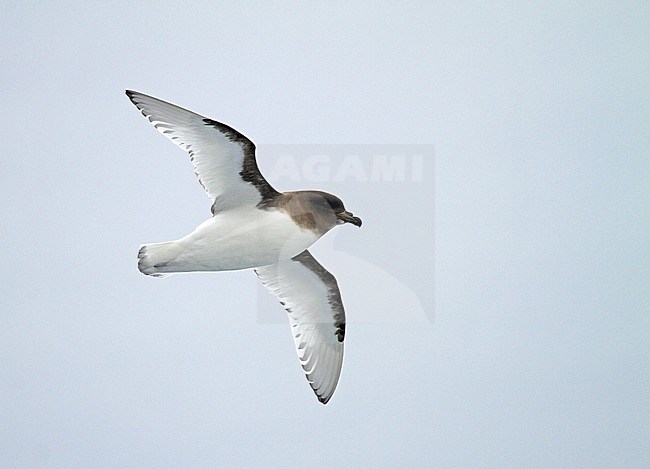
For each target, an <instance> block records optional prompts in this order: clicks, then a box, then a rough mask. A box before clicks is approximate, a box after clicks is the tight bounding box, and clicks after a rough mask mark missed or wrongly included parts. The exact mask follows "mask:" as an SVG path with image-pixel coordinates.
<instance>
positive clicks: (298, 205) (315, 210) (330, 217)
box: [267, 191, 361, 235]
mask: <svg viewBox="0 0 650 469" xmlns="http://www.w3.org/2000/svg"><path fill="white" fill-rule="evenodd" d="M267 207H268V208H271V207H273V208H278V209H280V210H283V211H285V212H286V213H288V214H289V215H290V216H291V218H292V219H293V221H295V222H296V224H297V225H298V226H300V227H301V228H304V229H309V230H312V231H314V232H315V233H318V234H320V235H323V234H325V233H327V232H328V231H329V230H331V229H332V228H334V227H335V226H336V225H343V224H344V223H351V224H353V225H355V226H361V219H360V218H359V217H355V216H354V215H353V214H352V213H350V212H348V211H347V210H345V206H344V205H343V202H342V201H341V199H339V198H338V197H336V196H334V195H332V194H328V193H327V192H321V191H295V192H284V193H282V194H280V195H279V196H278V197H276V198H275V199H274V200H273V202H271V203H270V204H268V205H267Z"/></svg>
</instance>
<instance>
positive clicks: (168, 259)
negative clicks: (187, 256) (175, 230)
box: [138, 241, 180, 277]
mask: <svg viewBox="0 0 650 469" xmlns="http://www.w3.org/2000/svg"><path fill="white" fill-rule="evenodd" d="M179 254H180V248H179V246H178V244H177V243H176V242H175V241H169V242H166V243H155V244H143V245H142V246H141V247H140V251H138V270H139V271H140V272H142V273H143V274H145V275H151V276H153V277H166V276H167V275H170V274H172V273H174V268H173V267H172V266H171V265H170V264H171V263H172V262H173V261H174V260H175V259H176V257H177V256H178V255H179Z"/></svg>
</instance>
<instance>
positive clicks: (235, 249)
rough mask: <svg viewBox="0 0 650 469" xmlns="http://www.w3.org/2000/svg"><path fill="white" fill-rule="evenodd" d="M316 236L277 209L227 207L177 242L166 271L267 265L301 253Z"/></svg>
mask: <svg viewBox="0 0 650 469" xmlns="http://www.w3.org/2000/svg"><path fill="white" fill-rule="evenodd" d="M319 237H320V236H319V235H317V234H316V233H314V232H312V231H310V230H306V229H302V228H299V227H298V226H297V225H296V224H295V223H294V222H293V220H291V217H289V216H288V215H287V214H286V213H284V212H282V211H279V210H259V209H257V208H238V209H234V210H227V211H224V212H220V213H218V214H217V215H215V216H214V217H212V218H210V219H209V220H207V221H205V222H204V223H202V224H201V225H199V226H198V227H197V228H196V230H194V231H193V232H192V233H190V234H189V235H187V236H185V237H184V238H182V239H180V240H178V241H176V243H175V244H177V247H178V248H180V249H179V250H178V252H179V254H178V256H177V257H176V258H175V259H173V261H172V260H170V263H169V264H168V266H167V269H169V270H167V269H165V270H166V271H167V272H192V271H215V270H238V269H247V268H252V267H259V266H263V265H270V264H274V263H276V262H278V261H279V260H283V259H290V258H292V257H294V256H295V255H297V254H300V253H301V252H302V251H304V250H305V249H307V248H308V247H309V246H311V245H312V244H313V243H314V242H315V241H316V240H317V239H318V238H319Z"/></svg>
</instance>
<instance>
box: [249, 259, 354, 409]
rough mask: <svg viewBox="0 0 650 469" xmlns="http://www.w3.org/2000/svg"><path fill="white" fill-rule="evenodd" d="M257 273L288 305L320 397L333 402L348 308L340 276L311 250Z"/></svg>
mask: <svg viewBox="0 0 650 469" xmlns="http://www.w3.org/2000/svg"><path fill="white" fill-rule="evenodd" d="M255 273H257V276H258V277H259V278H260V280H261V281H262V284H263V285H264V286H265V287H266V288H267V290H269V291H270V292H271V293H272V294H273V295H274V296H275V297H276V298H277V299H278V300H280V303H281V304H282V305H283V306H284V308H285V309H286V310H287V313H288V315H289V323H290V325H291V332H292V334H293V340H294V342H295V345H296V350H297V352H298V358H299V359H300V364H301V365H302V368H303V369H304V370H305V374H306V376H307V380H308V381H309V384H310V385H311V387H312V389H313V390H314V392H315V393H316V397H318V400H319V401H320V402H322V403H323V404H327V401H329V400H330V398H331V397H332V394H334V390H335V389H336V385H337V383H338V381H339V376H340V374H341V366H342V364H343V338H344V336H345V311H344V310H343V303H342V302H341V294H340V292H339V288H338V285H337V283H336V279H335V278H334V276H333V275H332V274H330V273H329V272H328V271H327V270H325V268H324V267H323V266H322V265H320V264H319V263H318V262H317V261H316V259H314V258H313V257H312V255H311V254H310V253H309V251H303V252H302V253H301V254H298V255H297V256H296V257H294V258H293V259H290V260H284V261H280V262H278V263H277V264H273V265H269V266H264V267H258V268H256V269H255Z"/></svg>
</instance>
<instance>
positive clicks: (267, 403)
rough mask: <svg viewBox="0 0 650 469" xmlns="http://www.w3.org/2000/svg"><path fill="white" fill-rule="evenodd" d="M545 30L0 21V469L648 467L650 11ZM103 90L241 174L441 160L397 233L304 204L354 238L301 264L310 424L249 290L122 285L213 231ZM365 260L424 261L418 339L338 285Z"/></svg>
mask: <svg viewBox="0 0 650 469" xmlns="http://www.w3.org/2000/svg"><path fill="white" fill-rule="evenodd" d="M569 3H570V4H566V2H544V3H543V6H542V5H540V4H533V3H528V2H527V3H525V4H524V3H523V2H517V3H515V4H512V3H503V2H455V1H451V2H444V3H435V4H433V5H420V4H415V3H414V4H413V5H412V6H411V7H406V6H404V5H403V4H400V5H397V4H395V5H388V4H383V5H377V4H375V3H355V6H351V5H350V4H348V3H334V4H332V3H330V2H328V4H327V5H326V4H325V3H321V4H318V5H307V4H302V3H283V4H279V5H275V6H265V5H262V4H258V3H255V4H254V3H248V4H244V5H243V6H242V5H239V6H235V5H234V4H219V3H217V2H205V3H194V4H192V3H188V4H184V3H178V2H155V3H153V2H97V3H91V2H51V3H48V2H3V5H2V14H0V45H1V46H2V54H1V55H0V77H1V83H2V85H1V88H0V103H1V107H0V109H1V112H0V122H1V125H0V129H1V130H0V132H1V133H2V142H3V146H2V150H1V151H2V159H1V160H0V164H1V168H2V170H1V172H0V178H1V181H2V183H1V184H0V201H1V203H0V219H1V220H2V223H1V224H0V233H1V237H0V240H1V242H2V248H1V249H0V256H1V264H0V265H1V267H0V269H1V271H2V283H1V284H0V466H3V467H10V466H13V467H26V466H30V467H36V466H39V467H82V466H83V467H125V466H129V467H139V466H149V467H161V466H177V467H191V466H199V465H201V466H218V465H225V466H230V467H236V466H245V467H261V466H263V467H274V466H284V467H395V466H397V465H399V466H402V467H413V466H424V465H428V466H430V467H468V466H470V467H472V466H473V467H477V466H479V467H483V466H486V467H526V466H527V467H535V466H536V467H540V466H545V467H578V466H580V467H648V466H650V452H649V451H648V447H649V441H648V435H649V434H650V423H649V422H650V398H649V396H648V389H650V379H649V375H650V373H649V369H650V357H649V354H648V351H649V350H650V316H649V315H648V312H649V309H650V297H649V292H650V281H649V275H648V272H649V270H650V269H649V267H650V248H649V246H650V242H649V241H650V240H649V239H648V238H649V233H650V207H649V205H650V204H649V201H650V182H649V181H650V179H649V177H650V171H649V156H650V118H649V116H650V103H649V90H648V77H649V72H650V39H649V36H648V30H650V7H649V6H648V3H647V2H569ZM125 88H131V89H136V90H139V91H143V92H146V93H150V94H153V95H156V96H159V97H161V98H163V99H167V100H170V101H173V102H176V103H178V104H181V105H183V106H185V107H188V108H190V109H193V110H196V111H197V112H201V113H203V114H207V115H208V116H210V117H212V118H215V119H218V120H223V121H225V122H228V123H230V124H232V125H233V126H235V127H236V128H237V129H238V130H240V131H242V132H244V133H245V134H246V135H247V136H249V137H250V138H251V139H253V140H254V141H255V142H256V143H257V144H258V146H263V145H273V144H305V145H306V144H325V145H330V144H366V145H379V144H398V145H412V144H429V145H433V147H434V148H435V178H434V177H433V176H431V175H432V174H433V173H427V177H425V178H424V180H423V181H422V182H425V183H427V184H428V186H427V187H431V188H432V190H433V193H434V194H435V202H434V203H433V204H427V206H425V207H424V208H422V210H419V216H413V210H408V211H406V212H405V213H407V214H408V215H409V216H408V217H402V216H400V214H401V212H400V211H399V210H395V207H394V205H391V204H390V203H389V201H390V200H391V199H390V198H391V197H392V196H393V195H392V194H391V191H396V194H398V197H400V196H402V195H403V194H405V193H406V192H404V191H408V190H409V189H408V184H390V183H388V182H387V183H386V184H379V183H374V184H373V183H365V184H361V183H358V184H357V182H356V181H354V180H345V181H333V180H332V181H328V180H324V181H322V182H319V183H318V188H321V189H324V190H331V191H332V192H335V193H336V194H337V195H339V196H341V197H342V198H343V199H344V201H345V202H346V205H347V206H348V208H350V209H351V210H352V211H354V212H355V214H358V215H360V216H361V217H362V218H363V219H364V226H363V228H362V229H360V230H357V229H355V228H354V227H341V228H338V229H337V230H335V232H333V233H330V234H329V235H328V237H327V239H324V240H321V241H322V245H320V244H319V245H318V246H316V247H315V248H314V252H315V253H317V255H318V257H319V259H320V260H321V261H322V263H323V264H325V265H326V267H328V268H329V269H330V270H331V271H332V272H333V273H334V274H335V275H336V276H337V277H338V278H339V281H340V282H341V288H342V290H343V296H344V302H345V304H346V306H347V314H348V318H350V321H351V324H350V327H349V328H348V333H347V336H346V357H345V362H344V368H343V374H342V377H341V381H340V384H339V387H338V389H337V391H336V393H335V395H334V397H333V398H332V400H331V402H330V403H329V404H328V405H327V406H322V405H321V404H319V403H318V402H317V401H316V399H315V397H314V396H313V394H312V392H311V390H310V389H309V387H308V385H307V383H306V380H305V378H304V376H303V374H302V371H301V369H300V367H299V364H298V361H297V358H296V357H295V351H294V349H293V343H292V340H291V338H290V333H289V329H288V326H287V324H285V323H283V321H275V322H274V321H265V320H260V314H261V313H260V312H259V311H258V310H259V309H260V307H261V306H260V305H261V304H262V303H263V302H262V301H261V300H259V299H258V293H259V291H258V285H257V280H256V278H255V276H254V275H253V274H252V273H251V272H246V271H244V272H231V273H219V274H210V275H185V276H174V277H170V278H168V279H164V280H159V279H151V278H147V277H145V276H143V275H141V274H139V273H138V272H137V270H136V267H135V265H136V260H135V254H136V252H137V249H138V246H139V245H140V244H141V243H144V242H155V241H166V240H170V239H175V238H177V237H180V236H182V235H184V234H185V233H187V232H189V231H190V230H192V229H193V228H194V227H195V226H196V225H198V224H199V223H200V222H201V221H203V220H204V219H205V218H206V217H207V216H208V215H209V201H208V199H207V198H206V197H205V195H204V194H203V192H202V191H201V188H200V187H199V185H198V184H197V182H196V181H195V179H194V175H193V173H192V170H191V167H190V164H189V162H188V161H187V158H186V157H185V156H184V155H183V154H182V152H180V150H178V149H177V148H175V147H174V146H173V145H171V144H170V143H169V142H168V141H166V139H164V138H163V137H162V136H161V135H159V134H158V133H157V132H155V131H154V130H153V128H152V127H151V126H150V125H149V124H148V123H147V121H146V120H145V119H144V118H143V117H142V116H141V115H139V114H138V112H137V110H136V109H135V108H134V107H133V105H132V104H131V103H130V102H129V101H128V99H127V97H126V96H125V95H124V89H125ZM260 160H261V161H260V165H261V166H262V168H265V171H268V170H270V169H271V166H270V165H272V163H271V160H270V159H268V160H267V161H263V156H260ZM270 182H271V183H274V182H275V183H276V184H277V186H278V187H279V188H280V189H283V190H287V189H299V188H302V187H305V186H313V185H314V184H313V183H311V182H309V181H294V182H292V181H273V180H271V181H270ZM307 182H309V184H307ZM382 197H383V199H384V200H381V199H382ZM385 204H388V205H387V206H389V207H391V209H390V210H384V208H383V207H384V206H385ZM434 206H435V210H434ZM434 216H435V220H434ZM432 223H433V225H432ZM432 226H434V227H435V229H432V228H431V227H432ZM413 233H424V234H426V235H427V237H425V239H423V240H421V242H416V243H413V242H403V243H399V242H397V243H393V242H392V241H391V240H392V237H395V236H396V235H398V238H399V237H400V236H401V234H403V236H404V239H405V240H410V239H412V238H410V237H409V236H412V234H413ZM373 245H374V246H376V249H375V251H376V256H377V259H379V258H382V259H387V258H389V257H390V256H393V257H394V259H396V261H395V264H394V265H395V266H396V267H395V270H396V271H395V272H392V271H391V270H392V269H391V268H390V263H388V264H381V265H379V267H380V268H381V269H379V270H382V272H383V273H384V274H386V275H388V276H396V278H400V279H404V278H405V277H404V275H406V276H407V277H408V273H409V272H406V273H405V272H403V271H402V272H397V271H398V270H399V269H404V264H400V265H399V266H398V264H399V262H398V261H399V259H405V258H406V259H408V258H415V259H418V258H419V259H422V262H420V264H416V265H412V271H411V272H410V274H411V280H408V279H407V280H406V285H407V286H408V285H409V282H415V281H416V280H414V278H416V277H414V276H413V275H412V274H413V272H417V273H420V277H419V278H420V280H419V281H420V282H424V281H426V282H428V284H429V285H430V288H431V291H435V301H428V300H427V301H422V302H420V303H419V304H421V305H424V306H422V307H423V308H424V310H425V311H424V313H425V316H426V319H425V320H424V321H411V320H404V321H400V320H399V318H400V317H401V316H400V314H399V313H400V311H399V306H400V305H399V303H398V304H397V307H396V305H395V303H390V302H389V303H383V302H382V301H375V299H376V298H378V295H380V294H383V295H385V294H386V292H392V291H393V290H392V288H393V287H391V286H390V285H391V284H390V282H388V283H387V284H386V285H382V287H380V288H378V287H377V284H376V283H375V282H374V281H359V280H358V278H359V277H361V279H366V278H374V277H372V275H370V272H371V270H372V266H371V262H372V257H368V254H367V253H371V255H372V252H373V248H372V247H373ZM355 246H357V247H358V249H359V250H363V252H364V253H366V254H359V258H360V259H361V260H362V261H364V262H367V264H362V265H367V266H368V268H367V270H364V269H360V270H358V271H357V273H356V274H355V277H356V278H357V284H356V286H354V287H352V288H351V287H350V286H351V285H352V284H353V282H352V280H349V281H348V280H345V278H346V275H347V278H350V275H348V272H350V271H349V268H351V267H349V266H350V265H359V264H355V262H350V260H349V258H348V260H347V261H345V260H341V257H340V256H339V257H337V256H336V255H334V254H336V253H338V254H340V253H344V254H347V255H354V254H355ZM375 265H378V264H375ZM398 267H399V268H398ZM379 270H377V271H374V270H373V272H374V273H373V275H375V274H377V272H378V271H379ZM406 270H408V269H406ZM365 271H367V272H368V277H365V276H364V272H365ZM346 285H347V286H348V288H346ZM400 285H402V284H400V283H399V282H394V283H393V286H394V288H395V290H394V291H397V290H399V288H398V287H399V286H400ZM419 285H420V286H421V284H419ZM402 286H403V285H402ZM418 288H420V287H419V286H418V287H417V288H414V289H413V291H415V292H416V293H417V291H418ZM407 289H408V288H407ZM416 299H417V298H416ZM416 303H417V301H416ZM264 304H266V303H264ZM410 304H411V303H408V302H407V303H405V305H406V306H404V311H403V314H404V316H403V317H405V318H406V317H408V318H410V317H411V316H410V315H411V313H412V307H411V306H410ZM433 304H435V308H434V307H433V306H432V305H433ZM268 305H269V307H274V308H276V310H274V312H273V313H271V314H277V315H278V316H277V317H281V315H282V310H281V308H280V307H279V305H275V303H274V302H269V303H268ZM364 305H372V308H364ZM382 305H383V306H382ZM375 310H376V314H377V317H384V318H388V319H389V320H388V321H385V322H382V321H373V320H372V317H373V314H375ZM396 312H397V313H398V314H396ZM358 318H361V320H357V321H356V322H355V320H356V319H358Z"/></svg>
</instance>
